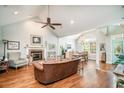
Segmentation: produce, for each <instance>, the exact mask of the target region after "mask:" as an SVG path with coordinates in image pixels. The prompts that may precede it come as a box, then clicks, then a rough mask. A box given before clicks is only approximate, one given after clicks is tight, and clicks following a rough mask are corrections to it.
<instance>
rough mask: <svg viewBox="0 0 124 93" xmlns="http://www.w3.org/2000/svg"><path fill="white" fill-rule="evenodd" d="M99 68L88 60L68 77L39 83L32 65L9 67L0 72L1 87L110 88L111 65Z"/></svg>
mask: <svg viewBox="0 0 124 93" xmlns="http://www.w3.org/2000/svg"><path fill="white" fill-rule="evenodd" d="M100 68H101V70H96V64H95V62H93V61H89V62H87V63H85V64H84V69H83V70H80V71H78V73H77V74H74V75H72V76H70V77H68V78H65V79H63V80H60V81H57V82H55V83H52V84H49V85H43V84H40V83H39V82H38V81H36V80H35V78H34V71H33V66H32V65H30V66H28V67H22V68H19V69H17V70H15V69H9V72H8V73H5V72H4V73H1V74H0V87H1V88H112V87H114V84H115V80H114V75H113V73H112V66H110V65H106V64H101V65H100Z"/></svg>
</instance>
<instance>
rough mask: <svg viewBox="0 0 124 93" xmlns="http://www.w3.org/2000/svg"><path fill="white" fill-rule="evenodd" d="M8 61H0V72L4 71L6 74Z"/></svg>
mask: <svg viewBox="0 0 124 93" xmlns="http://www.w3.org/2000/svg"><path fill="white" fill-rule="evenodd" d="M8 68H9V61H0V70H6V72H8Z"/></svg>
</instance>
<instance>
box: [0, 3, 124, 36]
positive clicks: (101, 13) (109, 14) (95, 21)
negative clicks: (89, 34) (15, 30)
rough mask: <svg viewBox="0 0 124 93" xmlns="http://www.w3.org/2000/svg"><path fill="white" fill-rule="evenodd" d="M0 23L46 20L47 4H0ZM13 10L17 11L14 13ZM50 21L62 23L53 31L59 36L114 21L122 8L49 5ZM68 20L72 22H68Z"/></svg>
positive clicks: (121, 13)
mask: <svg viewBox="0 0 124 93" xmlns="http://www.w3.org/2000/svg"><path fill="white" fill-rule="evenodd" d="M0 11H1V12H0V25H1V26H3V25H7V24H11V23H15V22H19V21H23V20H25V19H29V18H31V17H29V16H32V17H36V16H39V17H40V19H41V20H42V21H46V17H47V16H48V14H47V6H0ZM14 11H19V14H18V15H14V14H13V12H14ZM50 17H51V18H52V22H60V23H62V27H56V30H54V31H53V32H54V33H55V34H56V35H57V36H59V37H62V36H67V35H71V34H77V33H80V32H82V31H86V30H89V29H93V28H96V27H99V26H101V25H106V24H109V23H113V22H116V21H118V20H120V19H121V18H122V17H124V8H122V7H121V6H100V5H99V6H98V5H97V6H91V5H90V6H87V5H83V6H77V5H76V6H65V5H64V6H59V5H58V6H50ZM70 20H73V21H74V24H70Z"/></svg>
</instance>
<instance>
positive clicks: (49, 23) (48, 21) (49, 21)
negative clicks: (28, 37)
mask: <svg viewBox="0 0 124 93" xmlns="http://www.w3.org/2000/svg"><path fill="white" fill-rule="evenodd" d="M37 23H41V24H44V25H43V26H42V27H41V28H44V27H46V26H49V27H50V28H52V29H53V30H55V27H54V26H61V25H62V24H61V23H52V22H51V18H50V17H49V5H48V17H47V22H42V21H40V22H37Z"/></svg>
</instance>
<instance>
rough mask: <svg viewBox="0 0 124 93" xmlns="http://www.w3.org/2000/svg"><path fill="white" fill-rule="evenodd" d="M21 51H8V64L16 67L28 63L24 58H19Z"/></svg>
mask: <svg viewBox="0 0 124 93" xmlns="http://www.w3.org/2000/svg"><path fill="white" fill-rule="evenodd" d="M20 56H21V53H20V52H9V53H8V58H9V66H10V67H14V68H16V69H17V68H18V67H21V66H24V65H28V62H27V60H26V59H24V58H20Z"/></svg>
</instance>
